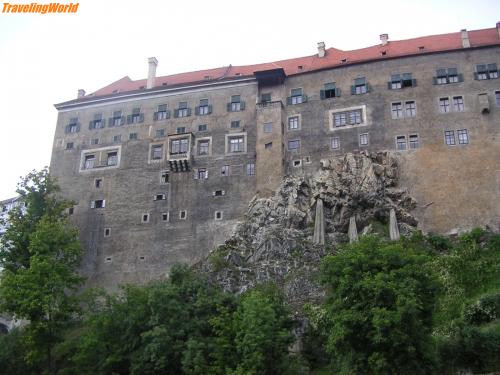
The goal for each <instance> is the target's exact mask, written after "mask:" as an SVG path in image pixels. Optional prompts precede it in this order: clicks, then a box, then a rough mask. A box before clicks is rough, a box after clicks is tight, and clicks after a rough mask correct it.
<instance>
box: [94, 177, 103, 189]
mask: <svg viewBox="0 0 500 375" xmlns="http://www.w3.org/2000/svg"><path fill="white" fill-rule="evenodd" d="M94 186H95V187H96V189H99V188H100V187H101V186H102V178H96V179H95V180H94Z"/></svg>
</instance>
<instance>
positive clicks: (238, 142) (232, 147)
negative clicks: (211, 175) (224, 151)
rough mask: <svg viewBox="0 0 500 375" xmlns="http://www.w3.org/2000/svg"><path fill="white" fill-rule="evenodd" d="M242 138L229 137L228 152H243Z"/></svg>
mask: <svg viewBox="0 0 500 375" xmlns="http://www.w3.org/2000/svg"><path fill="white" fill-rule="evenodd" d="M243 138H244V137H231V138H229V152H243V150H244V148H243V146H244V144H243V142H244V139H243Z"/></svg>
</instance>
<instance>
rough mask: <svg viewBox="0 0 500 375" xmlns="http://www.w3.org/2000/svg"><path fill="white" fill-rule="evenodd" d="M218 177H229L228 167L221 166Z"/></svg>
mask: <svg viewBox="0 0 500 375" xmlns="http://www.w3.org/2000/svg"><path fill="white" fill-rule="evenodd" d="M220 175H221V176H229V165H223V166H222V167H221V168H220Z"/></svg>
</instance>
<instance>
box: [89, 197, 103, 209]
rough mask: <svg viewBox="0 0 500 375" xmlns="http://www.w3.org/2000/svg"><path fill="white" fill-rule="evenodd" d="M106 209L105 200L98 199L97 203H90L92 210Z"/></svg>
mask: <svg viewBox="0 0 500 375" xmlns="http://www.w3.org/2000/svg"><path fill="white" fill-rule="evenodd" d="M104 207H106V201H105V200H104V199H97V200H95V201H90V208H104Z"/></svg>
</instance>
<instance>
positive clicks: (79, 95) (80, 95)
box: [77, 89, 85, 99]
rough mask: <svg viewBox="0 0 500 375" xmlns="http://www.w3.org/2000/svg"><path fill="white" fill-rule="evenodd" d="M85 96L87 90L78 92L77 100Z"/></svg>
mask: <svg viewBox="0 0 500 375" xmlns="http://www.w3.org/2000/svg"><path fill="white" fill-rule="evenodd" d="M84 96H85V90H84V89H80V90H78V96H77V99H80V98H83V97H84Z"/></svg>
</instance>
